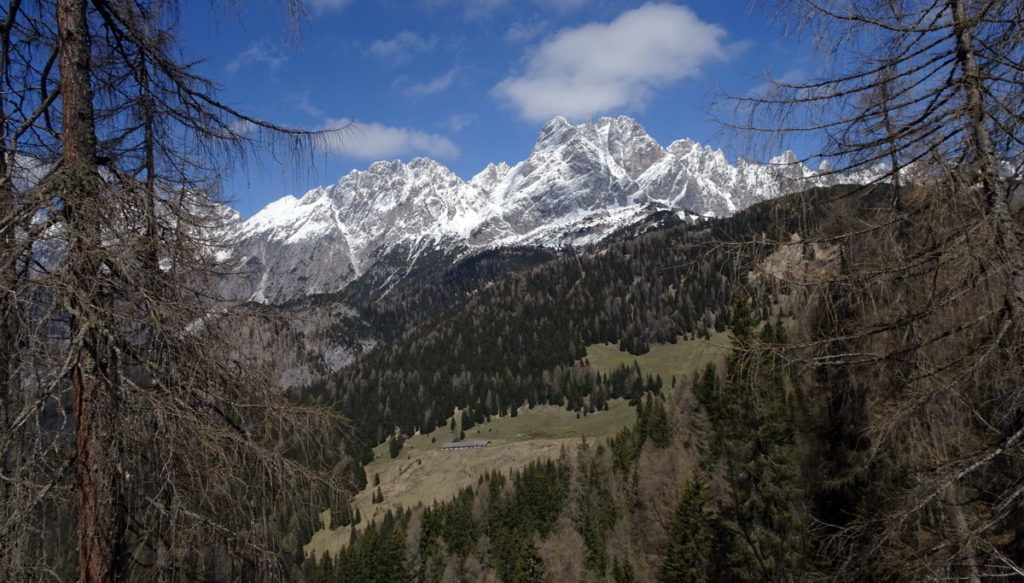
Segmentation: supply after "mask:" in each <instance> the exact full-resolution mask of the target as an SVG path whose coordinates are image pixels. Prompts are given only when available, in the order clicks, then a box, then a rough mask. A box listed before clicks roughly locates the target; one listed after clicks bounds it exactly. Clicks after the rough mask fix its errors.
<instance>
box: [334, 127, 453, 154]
mask: <svg viewBox="0 0 1024 583" xmlns="http://www.w3.org/2000/svg"><path fill="white" fill-rule="evenodd" d="M338 128H344V129H343V130H342V131H340V132H338V133H337V134H334V135H331V136H330V137H328V138H327V141H326V143H325V148H326V149H327V150H329V151H331V152H334V153H336V154H341V155H344V156H352V157H353V158H359V159H361V160H382V159H386V158H394V157H400V156H406V155H412V154H426V155H427V156H432V157H434V158H456V157H458V155H459V154H460V151H459V148H458V146H456V145H455V144H454V143H453V142H452V141H451V140H450V139H448V138H447V137H445V136H442V135H440V134H429V133H426V132H422V131H419V130H414V129H410V128H401V127H391V126H386V125H383V124H380V123H376V122H353V121H352V120H351V119H348V118H339V119H329V120H327V122H326V123H325V124H324V126H323V129H338Z"/></svg>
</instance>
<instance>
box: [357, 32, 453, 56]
mask: <svg viewBox="0 0 1024 583" xmlns="http://www.w3.org/2000/svg"><path fill="white" fill-rule="evenodd" d="M435 44H437V41H436V40H435V39H425V38H423V37H422V36H420V35H418V34H416V33H415V32H410V31H408V30H405V31H402V32H400V33H398V34H396V35H395V36H393V37H391V38H389V39H378V40H375V41H373V43H371V44H370V54H371V55H373V56H375V57H379V58H381V59H391V60H394V61H405V60H408V59H409V58H410V57H412V56H413V55H415V54H417V53H422V52H425V51H428V50H430V49H432V48H434V45H435Z"/></svg>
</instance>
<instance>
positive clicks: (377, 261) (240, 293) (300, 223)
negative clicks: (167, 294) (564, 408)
mask: <svg viewBox="0 0 1024 583" xmlns="http://www.w3.org/2000/svg"><path fill="white" fill-rule="evenodd" d="M833 180H834V178H833V177H826V176H824V175H820V174H818V173H816V172H814V171H811V170H810V169H808V168H807V167H805V166H803V165H802V164H800V163H798V162H797V161H796V158H795V156H794V155H793V154H792V152H787V153H786V154H784V155H782V156H780V157H778V158H776V159H774V160H772V162H771V163H770V164H768V165H758V164H753V163H750V162H747V161H744V160H741V161H740V162H739V163H738V164H737V165H732V164H730V163H729V162H728V160H727V159H726V157H725V155H724V154H723V153H722V152H721V151H720V150H713V149H711V148H710V147H707V146H701V145H700V144H698V143H696V142H694V141H692V140H680V141H676V142H674V143H672V144H671V145H669V146H668V148H664V147H662V146H661V145H660V144H659V143H658V142H656V141H655V140H654V139H653V138H651V137H650V136H649V135H648V134H647V132H646V131H644V129H643V127H642V126H641V125H640V124H639V123H637V122H636V121H635V120H633V119H631V118H629V117H625V116H623V117H618V118H601V119H599V120H597V121H596V122H587V123H583V124H580V125H573V124H571V123H569V122H568V121H567V120H565V119H564V118H562V117H556V118H555V119H553V120H551V121H550V122H548V123H547V124H546V125H545V126H544V128H543V129H542V130H541V132H540V136H539V137H538V139H537V143H536V145H535V146H534V148H533V151H532V152H531V153H530V156H529V157H528V158H527V159H526V160H523V161H522V162H520V163H518V164H516V165H515V166H511V167H510V166H509V165H507V164H505V163H501V164H489V165H488V166H487V167H486V168H485V169H484V170H483V171H481V172H480V173H479V174H477V175H476V176H474V177H473V178H472V179H471V180H469V181H468V182H465V181H463V180H462V179H460V178H459V177H458V176H456V175H455V174H454V173H453V172H452V171H451V170H449V169H448V168H446V167H444V166H443V165H441V164H439V163H438V162H435V161H433V160H429V159H426V158H416V159H414V160H412V161H411V162H409V163H408V164H405V163H402V162H399V161H394V162H375V163H373V164H371V165H370V167H369V168H368V169H366V170H354V171H352V172H350V173H349V174H348V175H347V176H345V177H343V178H342V179H341V180H340V181H339V182H338V183H337V184H334V185H332V186H325V187H319V188H315V189H313V190H311V191H309V192H307V193H306V194H305V195H304V196H303V197H302V198H295V197H292V196H286V197H284V198H282V199H280V200H278V201H276V202H274V203H271V204H270V205H268V206H267V207H266V208H264V209H263V210H262V211H260V212H259V213H257V214H256V215H254V216H253V217H251V218H250V219H248V220H246V221H240V222H237V223H236V224H234V225H233V226H232V227H231V229H230V230H231V234H230V238H231V240H232V241H233V242H234V243H235V245H234V246H233V248H234V251H233V252H232V254H231V255H230V256H227V257H225V258H224V263H225V267H226V268H227V270H228V271H233V272H235V273H237V274H238V275H237V276H233V277H228V278H225V280H224V289H223V290H222V291H223V292H225V293H226V295H228V296H230V297H235V298H238V299H252V300H254V301H259V302H270V303H279V302H284V301H288V300H291V299H294V298H297V297H301V296H303V295H308V294H313V293H324V292H333V291H338V290H340V289H342V288H344V287H345V285H347V284H348V283H350V282H352V281H354V280H355V279H357V278H359V277H361V276H363V275H364V274H366V273H367V272H369V271H370V270H380V269H384V270H391V271H392V272H393V273H390V274H385V275H386V276H385V277H383V278H382V277H380V274H377V276H378V277H377V278H376V279H378V280H379V281H384V282H394V281H396V280H397V279H399V278H400V277H401V276H402V273H403V270H408V269H409V268H410V267H411V266H412V265H413V264H414V263H415V261H416V259H417V257H418V256H419V255H420V253H422V252H423V251H425V250H430V249H441V250H447V251H461V252H462V253H471V252H473V251H474V250H482V249H485V248H493V247H502V246H513V245H546V246H556V247H557V246H564V245H567V244H573V245H584V244H588V243H592V242H595V241H598V240H600V239H601V238H603V237H604V236H606V235H608V234H610V233H611V232H613V231H615V230H617V229H618V228H620V227H623V226H625V225H628V224H632V223H634V222H636V221H639V220H641V219H643V218H645V217H647V216H648V215H650V214H651V213H652V212H655V211H658V210H673V211H676V212H678V213H680V214H686V215H701V216H727V215H730V214H732V213H734V212H736V211H738V210H740V209H743V208H745V207H747V206H750V205H751V204H754V203H756V202H758V201H761V200H765V199H768V198H772V197H775V196H779V195H781V194H785V193H787V192H792V191H795V190H797V189H800V188H806V187H807V186H808V185H810V184H812V183H820V182H823V181H833ZM385 258H388V259H387V261H386V262H385V261H384V259H385ZM382 291H384V290H382Z"/></svg>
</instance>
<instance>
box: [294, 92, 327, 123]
mask: <svg viewBox="0 0 1024 583" xmlns="http://www.w3.org/2000/svg"><path fill="white" fill-rule="evenodd" d="M293 104H294V105H295V108H296V109H298V110H299V111H302V112H305V113H306V114H307V115H309V116H310V117H317V118H319V117H323V115H324V112H323V110H322V109H320V108H319V107H317V106H316V105H314V104H313V102H312V101H310V99H309V93H303V94H302V95H299V96H296V97H295V98H294V102H293Z"/></svg>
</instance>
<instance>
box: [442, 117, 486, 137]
mask: <svg viewBox="0 0 1024 583" xmlns="http://www.w3.org/2000/svg"><path fill="white" fill-rule="evenodd" d="M479 119H480V117H479V116H478V115H477V114H475V113H456V114H454V115H452V116H451V117H449V118H448V120H447V121H446V122H445V125H446V126H447V127H448V129H449V130H451V131H452V133H455V134H457V133H459V132H461V131H462V130H464V129H466V128H468V127H469V126H471V125H473V124H475V123H476V122H477V120H479Z"/></svg>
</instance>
